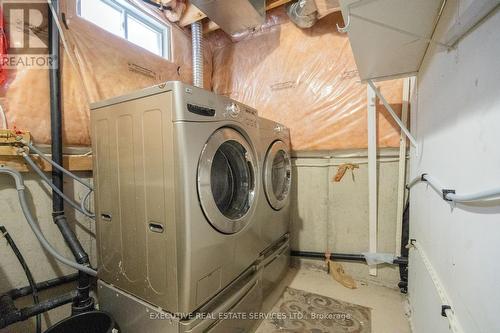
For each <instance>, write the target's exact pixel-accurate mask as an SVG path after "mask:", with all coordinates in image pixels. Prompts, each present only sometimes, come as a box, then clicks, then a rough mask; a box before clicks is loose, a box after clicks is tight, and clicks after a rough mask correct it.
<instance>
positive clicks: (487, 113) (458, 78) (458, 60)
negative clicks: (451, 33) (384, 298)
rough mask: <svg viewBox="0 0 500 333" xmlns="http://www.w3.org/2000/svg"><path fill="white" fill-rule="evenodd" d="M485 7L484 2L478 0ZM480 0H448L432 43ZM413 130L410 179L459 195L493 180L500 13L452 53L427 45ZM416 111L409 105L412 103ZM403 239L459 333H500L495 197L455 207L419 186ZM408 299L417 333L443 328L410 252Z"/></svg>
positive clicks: (497, 179)
mask: <svg viewBox="0 0 500 333" xmlns="http://www.w3.org/2000/svg"><path fill="white" fill-rule="evenodd" d="M481 1H484V0H481ZM481 1H479V0H474V1H471V0H449V1H448V3H447V5H446V7H445V11H444V13H443V16H442V18H441V20H440V22H439V25H438V27H437V30H436V33H435V36H434V38H435V39H437V40H441V39H442V38H443V36H444V33H445V32H446V31H447V30H448V28H449V27H450V26H452V25H453V24H455V23H456V22H460V19H461V16H462V15H465V13H467V10H468V8H469V6H470V5H471V4H479V3H480V2H481ZM417 91H418V96H417V104H418V105H417V110H416V112H413V113H412V121H411V123H412V132H413V133H414V134H415V136H416V137H417V138H418V141H419V144H420V149H419V150H418V151H415V150H413V151H412V154H411V174H412V176H416V175H418V174H420V173H423V172H426V173H428V174H429V175H432V176H433V177H434V178H436V179H438V180H439V181H440V182H441V183H443V184H444V185H445V186H448V187H451V188H454V189H456V190H457V192H458V193H472V192H476V191H481V190H485V189H489V188H492V187H496V186H498V185H499V184H500V150H499V142H500V12H499V9H498V7H497V10H496V11H495V12H494V13H492V14H491V15H490V16H489V17H487V18H486V19H485V20H484V21H483V22H482V23H481V24H479V25H478V26H476V28H475V29H474V30H473V31H471V32H470V33H469V34H468V35H466V36H465V37H464V38H463V39H462V40H461V41H460V42H459V43H458V45H457V47H456V48H455V49H453V50H449V51H447V50H445V49H442V48H440V47H436V46H431V47H430V48H429V50H428V52H427V54H426V56H425V59H424V62H423V64H422V67H421V69H420V72H419V75H418V89H417ZM412 105H413V106H415V103H413V104H412ZM410 200H411V204H410V212H411V218H410V221H411V222H410V225H411V238H415V239H416V240H417V241H418V242H419V243H420V245H421V247H422V248H423V249H424V251H425V252H426V253H427V256H428V258H429V261H430V262H431V264H432V266H433V267H434V269H435V271H436V272H437V275H438V277H439V279H440V280H441V282H442V284H443V285H444V289H445V291H446V292H447V293H448V295H449V298H450V299H451V302H452V309H453V311H454V312H455V315H456V317H457V318H458V320H459V322H460V324H461V326H462V328H463V332H474V333H480V332H484V333H489V332H500V321H499V320H498V314H499V311H500V288H499V282H498V281H499V280H500V261H499V260H497V259H496V258H497V257H498V255H499V253H500V250H499V248H498V239H499V235H500V201H498V200H496V201H492V202H489V203H484V202H483V203H476V204H467V205H457V206H456V207H454V206H451V205H450V204H448V203H446V202H444V201H443V200H441V199H440V197H439V196H438V195H437V194H436V193H435V192H433V190H432V189H431V188H429V187H427V186H426V185H425V184H418V185H416V186H415V187H414V188H413V189H412V192H411V194H410ZM410 253H411V257H410V277H409V287H410V288H409V296H410V304H411V308H412V317H411V318H412V324H413V327H414V332H415V333H425V332H435V333H445V332H450V329H449V327H448V321H447V319H446V318H444V317H442V316H441V301H440V299H439V297H438V294H437V292H436V289H435V287H434V285H433V283H432V280H431V279H430V277H429V274H428V272H427V270H426V268H425V266H424V265H423V263H422V260H421V258H420V256H419V255H418V253H416V252H415V251H414V250H412V251H410Z"/></svg>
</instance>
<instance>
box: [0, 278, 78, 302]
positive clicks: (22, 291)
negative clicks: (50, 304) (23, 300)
mask: <svg viewBox="0 0 500 333" xmlns="http://www.w3.org/2000/svg"><path fill="white" fill-rule="evenodd" d="M77 280H78V273H74V274H70V275H64V276H60V277H56V278H54V279H50V280H46V281H42V282H38V283H36V285H35V288H36V290H37V291H43V290H47V289H50V288H54V287H58V286H61V285H63V284H67V283H71V282H74V281H77ZM32 293H33V288H32V286H31V285H29V286H26V287H21V288H15V289H11V290H9V291H8V292H6V293H5V294H6V295H9V296H10V298H12V299H13V300H15V299H18V298H20V297H24V296H27V295H30V294H32Z"/></svg>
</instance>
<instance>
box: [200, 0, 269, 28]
mask: <svg viewBox="0 0 500 333" xmlns="http://www.w3.org/2000/svg"><path fill="white" fill-rule="evenodd" d="M191 3H192V4H193V5H195V6H196V7H197V8H198V9H200V10H201V11H202V12H203V13H205V15H207V16H208V18H209V19H211V20H212V21H213V22H215V23H216V24H217V25H218V26H219V27H220V28H221V29H222V30H224V31H225V32H226V33H228V34H230V35H233V34H235V33H238V32H242V31H245V30H249V29H253V28H255V27H257V26H260V25H262V24H263V23H264V22H265V17H266V0H191Z"/></svg>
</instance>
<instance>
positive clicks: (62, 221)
mask: <svg viewBox="0 0 500 333" xmlns="http://www.w3.org/2000/svg"><path fill="white" fill-rule="evenodd" d="M52 5H53V6H54V9H55V11H56V12H59V3H58V1H57V0H53V1H52ZM55 20H57V17H53V15H52V14H51V20H49V22H50V23H49V24H50V25H49V31H50V34H49V45H50V55H51V58H52V67H51V68H50V70H49V78H50V128H51V137H52V160H53V161H54V162H55V163H57V164H59V165H63V144H62V112H61V71H60V67H61V60H60V54H59V48H60V45H59V31H58V30H57V25H56V21H55ZM52 182H53V183H54V185H55V186H56V187H57V188H58V189H60V190H61V191H63V173H62V172H61V171H59V170H57V169H56V168H52ZM52 210H53V212H52V217H53V220H54V223H55V224H56V225H57V227H58V228H59V231H60V232H61V234H62V236H63V238H64V240H65V242H66V244H67V245H68V247H69V248H70V249H71V252H72V253H73V256H74V257H75V259H76V261H77V262H78V263H79V264H82V265H90V261H89V257H88V255H87V253H86V252H85V250H84V249H83V247H82V245H81V243H80V242H79V241H78V239H77V238H76V235H75V233H74V231H73V230H72V229H71V227H70V226H69V224H68V221H67V219H66V216H65V214H64V201H63V198H62V197H61V196H59V195H58V194H57V193H56V192H55V191H52ZM78 274H79V277H78V294H77V296H76V298H75V299H74V301H73V305H72V313H73V314H76V313H81V312H85V311H90V310H93V309H94V300H93V298H92V297H90V295H89V292H90V276H89V275H88V274H85V273H82V272H79V273H78Z"/></svg>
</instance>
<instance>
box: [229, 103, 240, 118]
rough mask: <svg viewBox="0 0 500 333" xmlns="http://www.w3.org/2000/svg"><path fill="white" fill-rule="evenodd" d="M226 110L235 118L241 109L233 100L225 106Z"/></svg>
mask: <svg viewBox="0 0 500 333" xmlns="http://www.w3.org/2000/svg"><path fill="white" fill-rule="evenodd" d="M226 112H227V114H228V115H230V116H231V117H233V118H236V117H238V115H239V114H240V112H241V110H240V107H239V105H238V104H236V103H234V102H233V103H230V104H228V105H227V106H226Z"/></svg>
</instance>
